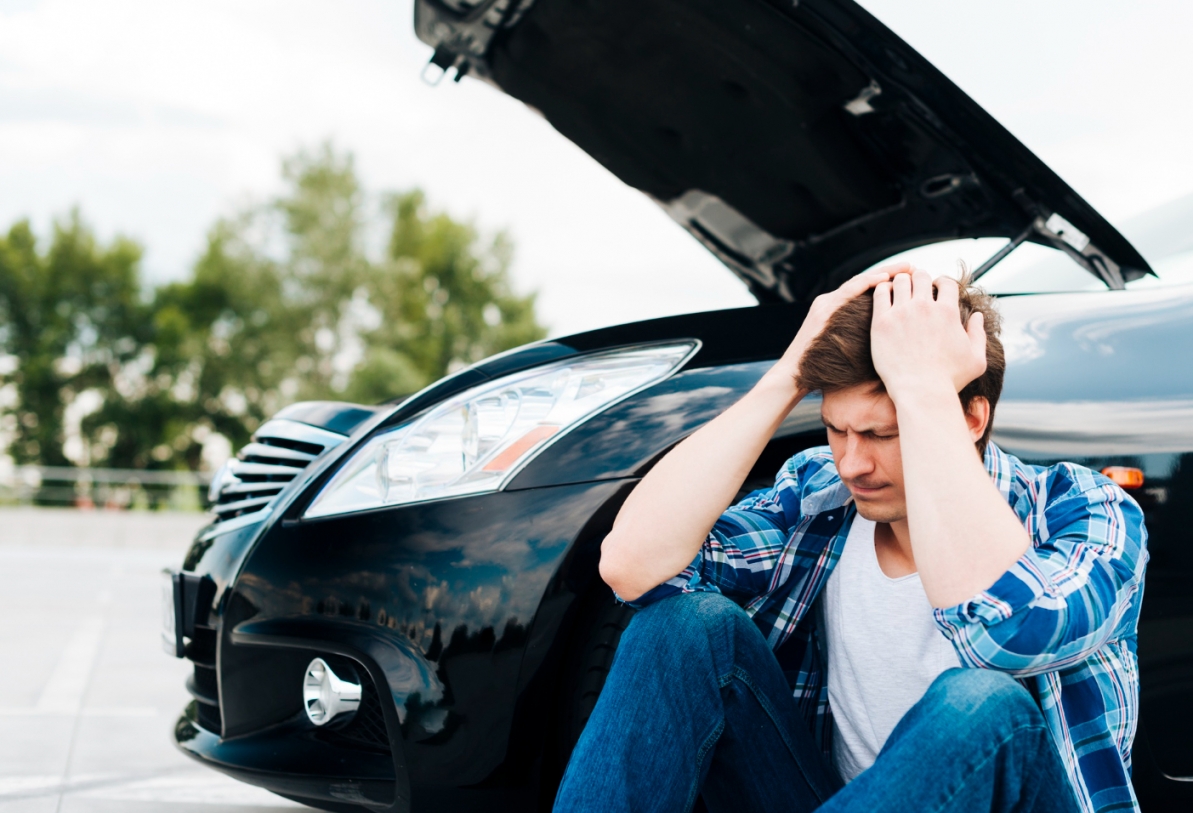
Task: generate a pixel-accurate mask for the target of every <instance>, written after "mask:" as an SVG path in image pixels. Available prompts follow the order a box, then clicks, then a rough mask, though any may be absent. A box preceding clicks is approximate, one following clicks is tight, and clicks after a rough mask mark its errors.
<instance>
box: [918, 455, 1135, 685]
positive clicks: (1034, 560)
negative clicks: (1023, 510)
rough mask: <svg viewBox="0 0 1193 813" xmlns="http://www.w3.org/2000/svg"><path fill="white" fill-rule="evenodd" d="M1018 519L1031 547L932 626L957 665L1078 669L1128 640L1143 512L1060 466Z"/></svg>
mask: <svg viewBox="0 0 1193 813" xmlns="http://www.w3.org/2000/svg"><path fill="white" fill-rule="evenodd" d="M1031 486H1032V487H1033V488H1038V489H1040V490H1041V491H1043V492H1044V493H1046V494H1047V499H1046V500H1044V501H1043V508H1042V510H1037V511H1035V512H1033V513H1032V514H1030V515H1029V516H1028V517H1027V518H1026V520H1025V523H1026V525H1027V527H1028V530H1029V532H1032V535H1033V541H1034V545H1033V547H1032V549H1030V550H1028V551H1027V552H1026V553H1024V554H1023V556H1022V557H1020V559H1019V560H1018V561H1017V562H1015V564H1014V565H1012V566H1011V568H1010V570H1008V571H1007V572H1006V573H1004V574H1003V575H1002V576H1001V577H1000V578H999V579H998V581H996V582H995V583H994V584H993V585H992V586H991V587H990V588H989V589H988V590H985V591H983V592H981V593H979V594H978V595H976V596H975V597H973V598H972V599H970V600H969V601H966V602H964V603H962V604H959V605H957V606H955V607H948V608H944V609H937V610H936V611H935V615H936V622H937V625H938V626H939V627H940V629H941V631H942V632H943V633H944V634H945V637H947V638H949V639H950V640H951V641H952V642H953V645H954V647H955V649H956V650H957V654H958V657H959V658H960V660H961V662H962V664H963V665H967V666H974V667H983V668H988V669H997V670H999V671H1004V672H1008V673H1010V674H1012V675H1014V676H1016V677H1027V676H1030V675H1036V674H1040V673H1043V672H1049V671H1053V670H1056V669H1060V668H1063V667H1065V666H1068V665H1071V664H1075V663H1078V662H1080V661H1082V660H1084V659H1085V658H1087V657H1089V656H1090V655H1091V654H1092V653H1093V652H1095V651H1096V650H1098V649H1100V648H1101V647H1103V646H1104V645H1105V644H1106V643H1107V642H1109V641H1111V640H1114V639H1115V638H1116V637H1122V636H1124V635H1130V634H1134V630H1135V621H1136V619H1137V617H1138V603H1139V600H1140V598H1141V593H1142V588H1143V572H1144V567H1145V565H1146V563H1147V547H1146V545H1147V532H1146V530H1145V529H1144V524H1143V512H1142V511H1141V510H1140V508H1139V506H1138V504H1136V502H1135V501H1134V500H1132V499H1131V498H1130V497H1129V496H1128V495H1127V494H1126V492H1124V491H1123V490H1122V489H1121V488H1119V487H1118V486H1117V485H1115V484H1114V483H1112V482H1111V481H1110V480H1108V479H1107V478H1105V477H1103V476H1102V475H1100V474H1095V473H1094V472H1092V471H1089V470H1088V469H1085V468H1083V467H1080V466H1073V465H1070V464H1061V465H1059V466H1056V467H1054V468H1053V469H1049V470H1047V474H1046V476H1044V477H1043V478H1041V479H1037V480H1036V481H1034V482H1033V483H1032V484H1031Z"/></svg>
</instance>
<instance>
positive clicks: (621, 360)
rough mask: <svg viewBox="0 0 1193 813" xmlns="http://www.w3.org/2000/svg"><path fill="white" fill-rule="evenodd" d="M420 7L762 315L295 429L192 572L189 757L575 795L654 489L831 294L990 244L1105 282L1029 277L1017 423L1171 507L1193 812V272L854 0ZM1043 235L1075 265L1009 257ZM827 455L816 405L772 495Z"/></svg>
mask: <svg viewBox="0 0 1193 813" xmlns="http://www.w3.org/2000/svg"><path fill="white" fill-rule="evenodd" d="M415 25H416V29H417V31H418V34H419V36H420V37H421V38H422V39H423V40H424V41H426V42H428V43H430V44H431V45H433V46H434V47H435V49H436V50H435V56H434V58H433V60H432V62H433V67H434V68H435V69H436V70H440V71H443V72H451V71H454V72H455V74H456V78H457V79H458V78H459V77H460V76H463V75H464V74H466V73H467V74H471V75H473V76H476V77H479V78H481V79H482V80H484V81H487V82H491V83H492V84H494V85H495V86H496V87H498V88H500V89H501V90H502V91H504V92H506V93H508V94H510V95H511V96H514V97H515V98H518V99H521V100H522V101H524V102H525V103H526V104H528V105H529V106H531V107H533V108H535V109H536V110H538V111H539V112H541V113H542V115H544V116H545V117H546V118H547V119H548V120H549V121H550V122H551V123H552V124H553V125H554V126H555V127H556V128H557V129H559V130H560V132H562V133H563V134H564V135H565V136H567V137H568V138H570V139H572V140H573V141H574V142H575V143H577V144H578V145H580V146H581V147H582V148H583V149H585V150H586V151H587V152H588V153H589V154H591V155H592V156H593V157H594V158H596V159H597V160H598V161H600V162H601V163H602V164H604V165H605V166H606V167H608V168H609V169H610V170H611V171H612V172H613V173H615V174H616V175H617V176H618V177H620V178H621V179H623V180H624V181H625V182H626V183H628V184H630V185H632V186H634V187H636V188H638V189H640V190H642V191H643V192H645V193H646V194H648V195H650V196H651V197H652V198H654V199H655V200H656V201H657V202H658V203H659V204H660V205H661V206H663V207H664V208H665V209H666V210H667V211H668V212H669V213H670V214H671V215H672V216H673V217H674V218H675V219H676V220H677V221H678V222H679V223H680V224H681V225H682V226H683V227H684V228H685V229H687V230H688V231H689V232H691V234H692V235H693V236H694V237H696V239H698V240H700V241H701V242H702V243H703V244H704V245H705V246H707V247H708V249H709V250H710V251H712V252H714V253H715V254H716V255H717V256H718V257H719V258H720V259H721V260H722V261H723V262H724V263H725V265H726V266H728V267H729V269H730V270H731V271H733V272H734V273H735V274H737V275H738V276H739V277H740V278H741V279H742V280H744V281H745V283H746V284H747V285H748V286H749V288H750V290H751V291H752V292H753V293H754V294H755V296H756V297H757V299H758V301H759V303H760V304H759V306H758V307H753V308H744V309H737V310H726V311H717V312H711V313H703V314H695V315H689V316H677V317H671V318H664V319H657V320H653V321H648V322H642V323H638V324H631V325H624V326H621V327H615V328H609V329H604V330H596V331H592V332H588V333H583V334H579V335H574V336H569V337H565V338H561V339H555V340H552V341H546V342H541V343H538V344H533V345H529V346H526V347H522V348H519V349H517V350H514V351H511V352H509V353H505V354H502V355H500V356H497V357H494V358H491V359H488V360H486V361H484V362H481V363H479V364H477V365H475V366H474V367H471V368H469V369H466V370H463V371H462V372H459V373H457V374H455V375H452V376H450V377H448V378H445V379H443V380H442V381H439V382H438V383H436V384H435V385H433V386H431V387H430V388H428V389H427V390H425V391H423V392H420V393H418V394H416V395H414V396H412V397H410V398H409V399H407V400H405V401H403V402H402V403H399V404H392V405H383V406H380V407H367V406H358V405H354V404H341V403H306V404H297V405H294V406H292V407H289V408H287V409H285V410H283V411H282V412H281V413H279V414H278V415H277V416H275V418H274V419H273V420H271V421H269V422H268V423H267V424H265V425H264V426H262V427H261V428H260V429H259V430H258V432H257V433H256V435H255V436H254V440H253V442H252V443H251V444H249V445H248V446H246V447H245V448H244V449H242V450H240V452H239V454H238V457H237V459H236V460H234V461H233V462H232V463H231V464H230V465H229V466H228V467H226V468H225V469H224V470H223V471H222V472H221V473H220V475H219V477H218V478H217V480H216V481H215V482H214V483H213V487H212V497H213V500H214V509H213V510H214V512H215V517H214V519H213V521H212V523H211V525H209V526H208V527H207V528H206V529H204V530H203V531H202V532H201V533H200V534H199V536H198V538H197V539H196V540H195V542H194V544H193V546H192V548H191V549H190V552H189V553H188V555H187V557H186V560H185V562H183V564H182V568H181V570H180V571H179V572H175V573H170V574H167V581H166V587H167V592H166V595H165V598H166V608H165V609H166V639H167V644H168V647H169V649H170V651H171V652H172V653H174V654H177V655H179V656H185V657H187V658H189V659H190V660H191V661H192V662H193V664H194V675H193V677H192V678H191V679H190V680H189V681H188V689H189V690H190V692H191V694H192V695H193V696H194V702H192V703H191V704H190V705H189V706H188V707H187V708H186V710H185V711H184V712H183V714H182V715H181V717H180V718H179V720H178V722H177V725H176V728H175V732H174V736H175V739H176V742H177V744H178V747H179V748H181V749H182V750H183V751H184V752H185V753H187V754H189V755H191V756H193V757H194V758H196V759H198V760H199V761H201V762H203V763H204V764H206V765H209V766H211V767H213V768H215V769H217V770H221V771H224V772H226V773H228V774H230V775H232V776H234V777H236V778H238V779H242V780H244V781H246V782H250V783H253V784H256V785H260V786H262V787H265V788H268V789H269V790H271V791H274V792H276V793H278V794H281V795H283V796H286V797H289V798H291V799H296V800H299V801H302V802H305V803H307V804H309V805H312V806H315V807H321V808H324V809H327V810H333V811H365V810H368V811H383V810H392V811H406V810H416V811H431V810H440V809H442V810H465V809H476V810H481V809H484V810H497V809H511V810H512V809H518V810H530V809H535V808H539V809H547V808H549V806H550V803H551V800H552V798H553V795H554V791H555V788H556V786H557V784H558V782H559V779H560V776H561V772H562V770H563V768H564V766H565V764H566V763H567V760H568V756H569V754H570V752H571V749H572V746H573V744H574V743H575V742H576V739H577V737H578V736H579V734H580V731H581V729H582V728H583V726H584V724H585V721H586V719H587V715H588V713H589V712H590V710H591V709H592V707H593V703H594V702H595V700H596V697H597V695H598V694H599V692H600V690H601V687H602V685H603V682H604V677H605V674H606V671H607V669H608V667H609V664H610V661H611V658H612V656H613V653H614V650H615V648H616V646H617V642H618V638H619V636H620V634H621V631H622V629H624V627H625V625H626V624H627V623H628V621H629V618H630V616H631V614H632V610H630V609H628V608H626V607H625V606H622V605H618V604H617V603H616V602H615V601H614V600H613V598H612V596H611V594H610V591H609V589H608V588H607V587H606V586H605V585H604V584H603V583H602V582H601V580H600V578H599V576H598V574H597V561H598V556H599V546H600V543H601V540H602V538H603V536H604V535H605V534H606V532H607V531H608V530H609V528H610V526H611V523H612V521H613V518H614V516H615V515H616V513H617V511H618V508H619V507H620V505H621V503H622V501H623V500H624V499H625V497H626V495H627V494H628V493H629V492H630V490H631V489H632V488H633V487H634V484H635V483H636V482H637V481H638V479H639V478H640V477H641V476H642V475H643V473H644V472H645V471H646V470H648V469H649V468H650V466H651V464H652V463H653V462H654V461H656V460H658V459H659V457H660V456H661V455H663V454H664V453H665V452H666V451H667V450H668V449H670V448H671V447H672V446H673V445H674V444H675V443H677V442H678V441H679V440H680V439H682V438H683V437H685V436H686V435H688V434H689V433H691V432H692V431H694V430H695V429H697V428H698V427H699V426H701V425H702V424H704V423H705V422H706V421H708V420H709V419H711V418H712V417H713V416H715V415H716V414H718V413H719V412H720V411H721V410H723V409H724V408H725V407H726V406H728V405H729V404H731V403H732V402H733V401H734V400H735V399H737V398H738V397H739V396H741V395H742V394H743V393H744V392H746V391H747V390H748V389H749V388H750V387H751V386H752V385H753V384H754V383H755V382H756V381H757V380H758V379H759V377H760V376H761V375H762V373H763V372H764V371H765V370H766V369H767V368H768V366H769V365H770V364H771V363H772V362H773V361H774V360H775V359H776V358H777V357H778V356H779V355H780V353H781V352H782V351H783V350H784V349H785V348H786V346H787V344H788V343H789V342H790V340H791V338H792V337H793V335H794V334H795V332H796V330H797V328H798V327H799V325H800V322H801V319H802V318H803V316H804V314H805V312H806V307H807V304H808V303H809V302H810V300H811V299H812V298H813V297H814V296H816V295H817V294H818V293H819V292H822V291H825V290H827V289H830V288H833V287H835V286H836V285H838V284H839V283H840V282H841V281H842V280H844V279H846V278H848V277H849V276H850V275H852V274H855V273H858V272H859V271H862V270H864V269H866V268H868V267H870V266H872V265H874V264H876V263H878V262H880V261H882V260H884V259H886V258H889V257H891V256H893V255H896V254H899V253H901V252H905V251H907V250H909V249H914V248H916V247H919V246H931V245H933V244H940V243H941V242H942V241H961V243H964V244H965V245H966V246H970V247H972V246H975V245H980V246H989V245H991V244H994V245H995V246H996V247H997V250H991V251H990V256H989V258H988V259H986V260H985V261H983V262H981V263H978V264H977V265H978V267H977V268H976V273H978V274H986V272H988V271H989V276H987V277H985V279H986V280H988V281H990V287H991V288H993V289H994V290H995V291H1003V292H1006V291H1020V292H1022V291H1029V290H1032V289H1036V290H1039V289H1042V288H1047V287H1051V288H1062V289H1065V288H1068V289H1073V288H1083V287H1087V285H1086V283H1093V284H1094V285H1095V286H1096V287H1098V288H1100V289H1101V290H1094V291H1079V292H1068V293H1037V294H1036V295H1030V296H1005V297H1003V298H1002V300H1001V310H1002V312H1003V314H1004V318H1005V322H1006V325H1005V328H1004V342H1005V344H1006V347H1007V352H1008V356H1009V367H1008V371H1007V376H1006V390H1005V394H1004V397H1003V401H1002V403H1001V404H1000V405H999V407H998V412H997V415H996V419H995V438H996V440H997V441H998V442H999V443H1001V444H1002V445H1003V446H1004V448H1006V449H1007V450H1008V451H1010V452H1012V453H1014V454H1017V455H1019V456H1020V457H1022V458H1024V459H1026V460H1029V461H1031V462H1040V463H1049V462H1053V461H1056V460H1059V459H1068V460H1075V461H1077V462H1080V463H1084V464H1085V465H1088V466H1091V467H1093V468H1095V469H1099V470H1104V471H1106V472H1107V473H1108V474H1109V475H1110V476H1112V477H1113V478H1114V479H1115V480H1116V481H1117V482H1119V483H1120V484H1122V485H1123V486H1124V487H1126V488H1128V489H1129V490H1130V493H1131V494H1132V495H1133V496H1134V497H1135V499H1136V500H1138V501H1139V503H1140V504H1141V505H1142V506H1143V507H1144V509H1145V510H1146V512H1147V522H1148V527H1149V532H1150V536H1151V538H1150V549H1151V557H1152V558H1151V565H1150V568H1149V572H1148V578H1147V586H1146V599H1145V601H1144V603H1143V617H1142V622H1141V627H1140V631H1139V655H1140V664H1141V681H1142V697H1141V700H1140V703H1141V721H1142V722H1141V727H1140V730H1139V732H1138V734H1137V736H1136V738H1135V746H1134V782H1135V787H1136V790H1137V792H1138V795H1139V797H1140V799H1141V801H1142V803H1143V806H1144V809H1146V810H1149V811H1168V810H1172V811H1175V810H1189V809H1193V807H1191V805H1193V738H1191V737H1190V735H1189V732H1190V730H1193V530H1191V529H1193V364H1190V362H1189V361H1188V359H1189V358H1191V357H1193V286H1174V287H1150V288H1149V287H1148V284H1149V283H1148V278H1149V275H1150V274H1151V273H1152V272H1151V269H1150V268H1149V265H1148V263H1147V261H1145V260H1144V258H1143V256H1141V255H1140V253H1139V252H1138V251H1137V250H1136V249H1135V248H1134V247H1133V246H1132V245H1131V244H1130V243H1128V242H1127V240H1126V239H1124V238H1123V236H1122V235H1120V233H1119V232H1118V231H1117V230H1115V228H1113V227H1112V226H1111V225H1110V224H1109V223H1107V222H1106V220H1104V219H1103V218H1102V217H1101V216H1100V215H1099V214H1098V213H1097V212H1095V211H1094V210H1093V209H1092V208H1091V207H1090V206H1089V205H1088V204H1087V203H1086V202H1085V201H1083V200H1082V199H1081V198H1080V197H1079V196H1078V195H1077V194H1076V192H1074V191H1073V190H1072V189H1071V188H1069V186H1068V185H1066V184H1065V183H1064V182H1063V181H1062V180H1061V179H1060V178H1059V177H1057V175H1056V174H1055V173H1053V172H1052V171H1051V170H1050V169H1048V167H1046V166H1045V165H1044V164H1043V163H1042V162H1040V160H1039V159H1037V158H1036V157H1035V156H1034V155H1032V154H1031V152H1029V151H1028V150H1027V149H1026V148H1025V147H1024V146H1023V145H1022V144H1020V143H1019V142H1018V141H1017V140H1016V139H1015V138H1014V137H1013V136H1011V135H1010V134H1009V133H1008V132H1007V131H1006V130H1005V129H1003V128H1002V127H1001V126H1000V125H999V124H998V123H997V122H996V121H994V120H993V119H992V118H991V117H990V116H989V115H988V114H987V113H985V112H984V111H983V110H982V109H981V108H980V107H978V105H977V104H975V103H974V102H973V101H972V100H971V99H969V98H968V97H967V96H966V95H965V94H963V93H962V92H961V91H960V90H959V89H958V88H957V87H955V86H954V85H953V84H952V83H951V82H949V81H948V80H947V79H946V78H945V77H944V76H942V75H941V74H940V73H939V72H938V71H936V70H935V69H934V68H933V67H932V66H931V65H930V64H928V63H927V62H926V61H925V60H924V59H923V58H922V57H920V56H919V55H918V54H917V53H916V52H915V51H913V50H912V49H911V48H909V47H908V46H907V45H906V44H905V43H903V42H902V41H901V40H899V39H898V38H897V37H896V36H895V35H893V34H892V33H891V32H890V31H889V30H887V29H886V28H885V27H884V26H883V25H882V24H880V23H879V22H878V21H876V20H875V19H874V18H873V17H871V16H870V15H869V14H867V13H866V12H865V11H864V10H862V9H861V8H859V7H858V6H857V5H856V4H854V3H852V2H848V0H798V2H796V1H795V0H781V1H780V0H774V1H773V2H771V0H715V2H714V0H685V2H669V0H634V2H626V1H625V0H606V2H602V3H588V2H579V1H578V0H481V1H480V2H477V0H418V2H417V3H416V15H415ZM527 171H533V168H529V167H528V169H527ZM1190 222H1193V221H1190ZM1168 235H1169V237H1171V230H1170V231H1169V232H1168ZM1180 239H1181V238H1180V237H1179V235H1178V237H1177V243H1179V245H1177V244H1176V243H1173V242H1172V241H1171V239H1170V240H1169V242H1168V244H1167V245H1166V246H1165V249H1166V250H1168V252H1169V254H1173V255H1174V256H1175V255H1176V254H1178V253H1179V252H1180V251H1186V250H1188V249H1189V248H1193V245H1186V244H1185V243H1182V242H1180ZM1162 242H1163V241H1161V243H1162ZM1186 242H1188V241H1186ZM961 243H956V245H960V244H961ZM950 245H953V244H950ZM1174 246H1176V247H1175V248H1174ZM1025 251H1026V252H1028V253H1030V252H1031V251H1035V252H1037V253H1039V252H1044V253H1050V254H1051V255H1053V259H1052V260H1047V261H1045V262H1044V264H1043V265H1039V266H1038V268H1039V269H1040V270H1039V271H1038V272H1035V271H1032V269H1031V268H1026V270H1019V271H1014V266H1015V262H1016V257H1019V256H1021V255H1022V254H1023V252H1025ZM1155 259H1157V260H1159V259H1160V258H1159V257H1156V258H1155ZM1057 262H1059V263H1061V265H1062V266H1063V269H1062V270H1061V271H1057V270H1056V269H1057V268H1058V266H1057V265H1056V263H1057ZM1049 263H1051V264H1049ZM1020 265H1021V266H1022V263H1020ZM1007 268H1011V269H1012V270H1013V271H1014V273H1011V274H1010V275H1009V276H1007V275H1006V274H1004V276H1003V281H1002V282H1001V283H1000V282H999V274H1000V273H1003V270H1004V269H1007ZM991 269H993V270H991ZM1066 274H1068V275H1069V276H1066ZM1072 274H1076V278H1075V279H1076V281H1074V278H1073V277H1072ZM1057 280H1061V282H1057ZM1065 280H1068V281H1067V282H1065ZM996 283H997V284H996ZM1000 286H1001V287H1000ZM824 442H825V435H824V431H823V427H822V426H821V424H820V421H819V412H818V407H817V404H816V403H815V401H813V400H807V401H805V402H804V403H802V404H801V405H800V406H799V407H797V409H796V410H795V411H794V412H793V413H792V415H791V416H790V417H789V418H788V419H787V421H786V422H785V423H784V424H783V426H782V427H781V428H780V430H779V431H778V432H777V433H776V435H775V437H774V439H773V441H772V442H771V443H770V445H769V446H768V447H767V449H766V451H765V452H764V453H763V455H762V457H761V459H760V460H759V461H758V464H757V466H756V467H755V468H754V471H753V472H752V473H751V475H750V477H749V479H748V481H747V482H746V484H745V486H744V487H743V488H744V490H752V489H754V488H757V487H762V486H766V485H769V484H770V482H771V481H772V479H773V476H774V473H775V472H776V471H777V470H778V469H779V467H780V465H781V464H782V462H783V461H784V460H785V459H786V458H787V457H789V456H790V455H792V454H794V453H796V452H798V451H799V450H801V449H804V448H807V447H810V446H815V445H820V444H823V443H824ZM677 679H678V678H677ZM626 734H627V736H633V735H634V733H633V732H626Z"/></svg>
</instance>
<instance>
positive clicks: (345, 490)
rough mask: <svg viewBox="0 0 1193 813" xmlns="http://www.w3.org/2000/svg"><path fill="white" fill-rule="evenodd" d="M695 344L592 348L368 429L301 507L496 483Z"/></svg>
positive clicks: (362, 503) (311, 511)
mask: <svg viewBox="0 0 1193 813" xmlns="http://www.w3.org/2000/svg"><path fill="white" fill-rule="evenodd" d="M697 346H698V345H697V343H696V342H682V343H676V344H665V345H653V346H649V347H633V348H627V349H622V350H614V351H610V352H607V353H595V354H592V355H588V356H580V357H578V358H573V359H567V360H565V361H560V362H556V363H554V364H548V365H544V366H542V367H535V368H533V369H530V370H523V371H522V372H519V373H514V374H513V375H509V376H506V377H504V378H500V379H497V380H496V381H489V382H486V383H484V384H481V385H479V386H477V387H474V388H472V389H470V390H466V391H465V392H462V393H460V394H459V395H456V396H453V397H452V398H449V399H448V400H446V401H444V402H443V403H442V404H439V405H438V406H435V407H433V408H431V410H430V411H428V412H426V413H425V414H423V415H422V416H421V417H419V418H417V419H415V420H414V421H413V422H411V423H408V424H406V425H404V426H400V427H397V428H396V429H391V430H388V431H385V432H382V433H381V434H378V435H377V436H376V437H374V438H371V439H370V440H369V441H368V442H367V443H365V444H364V445H363V446H362V447H361V448H360V449H358V450H357V451H356V453H355V454H353V455H352V456H351V457H350V458H348V460H347V462H345V463H344V464H342V465H341V467H340V470H339V471H338V472H336V474H335V476H334V477H332V479H331V480H330V481H328V483H327V485H326V486H324V488H323V490H322V491H321V492H320V493H319V495H318V496H317V497H316V498H315V500H314V501H313V502H312V503H311V505H310V506H309V507H308V508H307V510H306V513H305V514H304V515H303V516H305V517H327V516H334V515H336V514H346V513H349V512H352V511H363V510H366V509H369V508H380V507H382V506H386V505H401V504H404V503H412V502H420V501H422V500H434V499H440V498H443V497H458V496H461V495H464V494H480V493H483V492H486V491H497V490H499V489H500V488H501V487H502V486H504V485H505V484H506V483H507V482H509V480H510V478H511V477H513V475H514V474H516V473H517V472H518V470H519V469H521V468H522V466H524V465H525V464H526V463H528V462H529V461H530V460H532V459H533V458H534V457H535V456H536V455H537V454H538V453H539V452H541V451H542V450H543V449H545V448H546V447H547V446H548V445H549V444H550V443H552V442H554V441H555V440H557V439H558V438H559V437H560V436H561V435H562V434H563V433H565V432H567V431H569V430H570V429H573V428H574V427H576V426H578V425H580V424H581V423H583V422H584V421H585V420H586V419H587V418H589V417H591V416H592V415H594V414H596V413H597V412H599V411H600V410H602V409H604V408H605V407H608V406H609V405H610V404H613V403H615V402H616V401H619V400H621V399H622V398H625V397H626V396H628V395H631V394H633V393H634V392H636V391H638V390H640V389H642V388H644V387H648V386H650V385H651V384H655V383H657V382H659V381H661V380H663V379H664V378H666V377H667V376H669V375H670V374H671V373H672V372H674V371H675V370H677V369H678V368H679V367H680V365H682V364H683V363H684V362H685V361H686V360H687V359H688V358H690V357H691V355H692V353H693V352H694V351H695V350H696V348H697Z"/></svg>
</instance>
